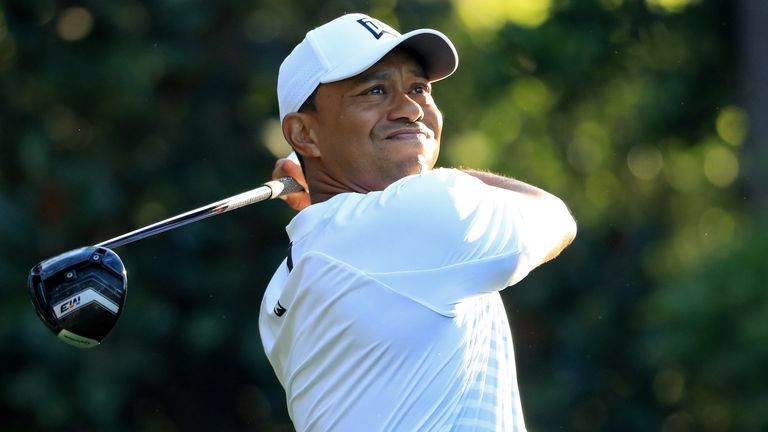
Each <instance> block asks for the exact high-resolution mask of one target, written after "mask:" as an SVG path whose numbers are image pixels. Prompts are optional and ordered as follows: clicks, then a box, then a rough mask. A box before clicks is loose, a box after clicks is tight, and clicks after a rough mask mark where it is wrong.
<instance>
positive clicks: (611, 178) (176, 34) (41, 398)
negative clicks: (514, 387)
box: [0, 0, 768, 432]
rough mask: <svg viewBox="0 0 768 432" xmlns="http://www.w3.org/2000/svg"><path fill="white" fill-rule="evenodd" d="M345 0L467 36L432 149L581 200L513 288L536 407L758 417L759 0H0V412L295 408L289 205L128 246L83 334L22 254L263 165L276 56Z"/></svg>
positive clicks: (193, 200) (281, 419) (240, 416)
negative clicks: (288, 335) (278, 333)
mask: <svg viewBox="0 0 768 432" xmlns="http://www.w3.org/2000/svg"><path fill="white" fill-rule="evenodd" d="M354 11H361V12H366V13H370V14H372V15H373V16H375V17H378V18H380V19H382V20H384V21H386V22H389V23H391V24H393V25H394V26H395V27H398V28H400V29H401V30H404V31H405V30H411V29H414V28H417V27H434V28H438V29H440V30H442V31H443V32H445V33H446V34H448V36H449V37H450V38H451V39H452V40H453V41H454V42H455V44H456V46H457V48H458V50H459V53H460V57H461V62H460V63H461V64H460V67H459V70H458V72H457V73H456V74H455V75H454V76H452V77H451V78H449V79H448V80H446V81H443V82H439V83H437V84H436V85H435V94H436V99H437V102H438V104H439V105H440V107H441V109H442V110H443V113H444V116H445V129H444V132H443V152H442V155H441V165H443V166H457V165H463V166H470V167H474V168H481V169H489V170H492V171H497V172H500V173H504V174H507V175H511V176H514V177H517V178H520V179H523V180H526V181H529V182H531V183H533V184H536V185H538V186H541V187H543V188H545V189H548V190H550V191H552V192H554V193H555V194H557V195H559V196H561V197H563V198H564V200H565V201H566V202H567V203H568V205H569V206H570V207H571V209H572V211H573V213H574V215H575V216H576V218H577V220H578V222H579V236H578V238H577V240H576V242H575V243H574V244H573V245H572V246H571V247H570V248H569V249H568V250H567V251H566V252H565V253H564V254H563V255H562V256H561V257H560V258H559V259H558V260H556V261H555V262H554V263H551V264H548V265H545V266H544V267H542V268H540V269H538V270H536V271H535V272H533V273H532V274H531V276H530V277H529V278H527V279H526V280H524V281H523V282H522V283H520V284H519V285H517V286H515V287H512V288H510V289H508V290H506V291H505V292H504V294H503V297H504V301H505V302H506V305H507V310H508V313H509V315H510V318H511V321H512V325H513V333H514V336H515V347H516V351H517V362H518V369H519V370H518V373H519V377H520V390H521V392H522V398H523V407H524V410H525V414H526V420H527V423H528V426H529V429H530V430H531V431H664V432H678V431H679V432H684V431H763V430H768V368H766V366H767V365H768V319H766V317H767V316H768V294H766V286H768V270H766V265H765V257H766V256H768V221H766V217H765V216H766V202H768V199H767V197H768V194H766V192H765V188H766V186H767V185H768V176H766V171H767V169H768V130H767V129H766V128H768V126H766V125H768V121H767V120H768V108H767V107H766V104H767V103H768V88H767V87H768V65H767V64H766V62H767V61H768V50H767V49H766V41H768V34H766V29H768V2H765V1H763V0H739V1H727V0H589V1H588V0H541V1H534V0H506V1H505V0H452V1H440V0H408V1H406V0H399V1H398V0H369V1H358V0H328V1H322V2H306V1H299V0H279V1H266V0H261V1H260V0H254V1H235V0H229V1H217V2H213V1H202V0H153V1H145V2H140V1H137V0H114V1H96V0H92V1H82V2H69V1H54V0H10V1H0V294H2V302H0V347H1V348H0V419H1V420H0V423H1V425H0V428H2V430H4V431H5V430H7V431H16V430H18V431H21V430H25V431H27V430H35V431H38V430H39V431H147V432H150V431H197V430H226V431H283V430H287V431H290V430H292V427H291V424H290V421H289V420H288V419H287V414H286V409H285V402H284V395H283V391H282V389H281V388H280V385H279V383H278V382H277V380H276V379H275V377H274V375H273V373H272V370H271V369H270V367H269V364H268V363H267V360H266V357H265V356H264V354H263V351H262V347H261V342H260V340H259V335H258V331H257V313H258V306H259V303H260V301H261V296H262V293H263V290H264V287H265V285H266V283H267V282H268V280H269V278H270V276H271V274H272V271H273V269H274V267H275V266H277V265H278V264H279V262H280V261H281V260H282V258H283V257H284V253H285V247H286V239H287V236H286V234H285V232H284V226H285V225H286V224H287V223H288V221H289V220H290V218H291V217H292V215H293V213H292V211H290V210H289V209H288V208H287V206H285V205H284V204H283V203H281V202H268V203H262V204H259V205H256V206H252V207H248V208H244V209H241V210H238V211H236V212H233V213H230V214H227V215H223V216H218V217H216V218H214V219H209V220H206V221H203V222H199V223H197V224H194V225H190V226H187V227H184V228H180V229H177V230H174V231H171V232H168V233H165V234H161V235H159V236H156V237H153V238H150V239H146V240H142V241H141V242H138V243H135V244H132V245H130V246H125V247H123V248H120V249H118V252H119V254H120V256H121V257H122V258H123V260H124V262H125V264H126V266H127V268H128V270H129V295H128V300H127V304H126V308H125V310H124V312H123V315H122V317H121V319H120V321H119V322H118V324H117V326H116V327H115V329H114V330H113V331H112V333H111V334H110V336H109V337H108V338H107V339H106V340H105V342H104V343H103V344H102V345H101V346H99V347H97V348H95V349H91V350H78V349H76V348H72V347H70V346H68V345H65V344H63V343H62V342H59V341H58V340H57V339H56V338H55V337H54V336H53V335H52V334H51V333H50V332H49V331H48V330H47V329H46V328H45V327H44V326H43V324H42V323H41V322H40V321H39V320H38V319H37V317H36V316H35V314H34V312H33V309H32V307H31V304H30V302H29V299H28V296H27V289H26V277H27V274H28V271H29V269H30V268H31V267H32V266H33V265H34V264H35V263H37V262H38V261H40V260H42V259H44V258H47V257H50V256H53V255H57V254H59V253H61V252H64V251H66V250H70V249H74V248H76V247H79V246H83V245H87V244H93V243H96V242H99V241H102V240H106V239H108V238H111V237H113V236H116V235H118V234H122V233H124V232H127V231H129V230H131V229H134V228H137V227H140V226H144V225H147V224H149V223H152V222H155V221H157V220H160V219H163V218H166V217H170V216H173V215H175V214H178V213H181V212H182V211H186V210H188V209H191V208H195V207H197V206H200V205H203V204H207V203H209V202H212V201H216V200H218V199H221V198H224V197H226V196H230V195H234V194H235V193H239V192H241V191H244V190H247V189H250V188H251V187H253V186H255V185H257V184H258V183H261V182H262V181H264V180H266V179H267V178H268V177H269V176H270V173H271V169H272V165H273V163H274V160H275V157H276V156H282V155H284V154H286V153H287V151H288V150H287V145H286V144H285V143H284V141H283V139H282V136H281V134H280V131H279V125H278V122H277V102H276V97H275V90H274V89H275V85H276V77H277V68H278V66H279V64H280V62H281V60H282V58H283V57H284V56H285V55H287V54H288V52H289V51H290V50H291V48H292V47H293V46H294V45H295V44H296V43H298V42H299V40H301V38H302V37H303V35H304V33H305V32H306V31H307V30H309V29H310V28H312V27H315V26H317V25H319V24H321V23H323V22H325V21H327V20H329V19H332V18H334V17H336V16H337V15H340V14H341V13H344V12H354Z"/></svg>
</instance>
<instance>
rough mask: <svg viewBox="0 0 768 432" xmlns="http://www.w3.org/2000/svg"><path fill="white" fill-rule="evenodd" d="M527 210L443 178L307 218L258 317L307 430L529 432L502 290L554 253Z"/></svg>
mask: <svg viewBox="0 0 768 432" xmlns="http://www.w3.org/2000/svg"><path fill="white" fill-rule="evenodd" d="M528 199H529V198H527V197H525V196H524V195H521V194H518V193H515V192H511V191H507V190H504V189H500V188H496V187H492V186H487V185H485V184H484V183H483V182H481V181H480V180H478V179H476V178H474V177H472V176H470V175H468V174H465V173H463V172H461V171H458V170H453V169H436V170H433V171H429V172H427V173H424V174H420V175H415V176H409V177H406V178H404V179H401V180H399V181H398V182H396V183H394V184H392V185H391V186H389V187H388V188H386V189H385V190H384V191H380V192H371V193H368V194H357V193H344V194H340V195H337V196H334V197H333V198H331V199H330V200H328V201H325V202H322V203H318V204H314V205H311V206H309V207H307V208H306V209H304V210H303V211H301V212H300V213H299V214H298V215H297V216H296V217H295V218H294V219H293V220H292V221H291V223H290V224H289V225H288V227H287V231H288V234H289V236H290V238H291V241H292V242H293V247H292V259H293V264H294V267H293V270H292V271H290V272H289V271H288V268H287V266H286V263H285V262H284V263H283V265H281V267H280V268H278V269H277V271H276V272H275V275H274V276H273V278H272V280H271V281H270V283H269V286H268V287H267V290H266V293H265V295H264V299H263V301H262V305H261V311H260V318H259V328H260V333H261V339H262V342H263V344H264V349H265V351H266V354H267V357H268V358H269V361H270V363H271V364H272V367H273V368H274V370H275V373H276V374H277V377H278V379H279V380H280V383H281V384H282V385H283V387H284V389H285V392H286V399H287V403H288V411H289V414H290V416H291V419H292V421H293V423H294V426H295V427H296V429H297V430H298V431H322V432H325V431H525V425H524V422H523V412H522V409H521V404H520V398H519V394H518V387H517V378H516V373H515V361H514V353H513V347H512V336H511V332H510V328H509V323H508V321H507V315H506V312H505V310H504V306H503V304H502V301H501V298H500V297H499V293H498V291H499V290H502V289H504V288H505V287H507V286H509V285H512V284H514V283H516V282H518V281H519V280H520V279H522V278H523V277H525V276H526V275H527V274H528V272H529V271H530V270H531V268H532V267H533V265H532V264H531V263H538V262H540V261H541V260H542V258H543V256H544V254H546V253H547V252H548V251H549V246H548V245H550V244H551V242H547V241H544V242H543V243H544V246H540V247H537V245H538V244H539V242H538V241H537V239H539V237H540V236H544V237H546V235H547V233H548V231H551V230H547V227H548V225H547V224H548V220H549V219H548V217H547V215H544V214H534V213H530V211H529V210H528V209H529V208H533V207H532V206H527V205H526V201H527V200H528ZM539 240H541V239H539Z"/></svg>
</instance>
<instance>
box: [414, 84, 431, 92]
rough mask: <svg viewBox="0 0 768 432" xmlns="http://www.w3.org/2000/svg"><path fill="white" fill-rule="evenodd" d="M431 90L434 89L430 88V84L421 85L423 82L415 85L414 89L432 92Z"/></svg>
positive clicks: (415, 90)
mask: <svg viewBox="0 0 768 432" xmlns="http://www.w3.org/2000/svg"><path fill="white" fill-rule="evenodd" d="M431 90H432V89H431V88H429V86H428V85H421V84H420V85H417V86H415V87H414V88H413V91H414V92H415V93H430V92H431Z"/></svg>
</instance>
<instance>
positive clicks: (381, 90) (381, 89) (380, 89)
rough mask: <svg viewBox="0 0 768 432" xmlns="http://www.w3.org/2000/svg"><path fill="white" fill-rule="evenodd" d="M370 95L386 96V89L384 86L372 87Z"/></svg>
mask: <svg viewBox="0 0 768 432" xmlns="http://www.w3.org/2000/svg"><path fill="white" fill-rule="evenodd" d="M368 94H372V95H380V94H384V87H382V86H375V87H371V88H370V89H369V90H368Z"/></svg>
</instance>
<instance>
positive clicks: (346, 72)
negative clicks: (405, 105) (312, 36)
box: [320, 29, 459, 83]
mask: <svg viewBox="0 0 768 432" xmlns="http://www.w3.org/2000/svg"><path fill="white" fill-rule="evenodd" d="M397 47H403V48H407V49H408V50H410V51H411V52H412V53H413V54H414V55H415V56H416V59H417V60H418V61H419V62H420V63H421V65H422V66H423V67H424V71H425V72H426V73H427V78H429V80H430V81H439V80H441V79H443V78H446V77H448V76H450V75H451V74H452V73H453V72H454V71H455V70H456V68H457V67H458V65H459V56H458V54H457V53H456V48H455V47H454V46H453V43H451V41H450V39H448V37H447V36H445V35H444V34H442V33H441V32H439V31H437V30H432V29H419V30H413V31H410V32H408V33H405V34H403V35H401V36H398V37H397V38H395V39H392V40H391V41H388V42H387V43H383V44H381V45H380V46H379V47H377V49H376V50H373V51H368V52H366V53H364V54H363V55H360V56H357V57H353V58H350V59H349V60H348V61H346V62H344V63H342V64H341V65H339V66H338V67H336V68H334V69H332V70H330V71H328V72H327V73H326V74H325V75H323V76H322V77H321V79H320V82H321V83H330V82H334V81H341V80H343V79H346V78H350V77H353V76H355V75H358V74H360V73H362V72H364V71H365V70H367V69H368V68H370V67H371V66H373V65H374V64H376V62H378V61H379V60H381V59H382V57H384V56H385V55H387V54H388V53H389V52H391V51H392V50H393V49H395V48H397Z"/></svg>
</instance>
